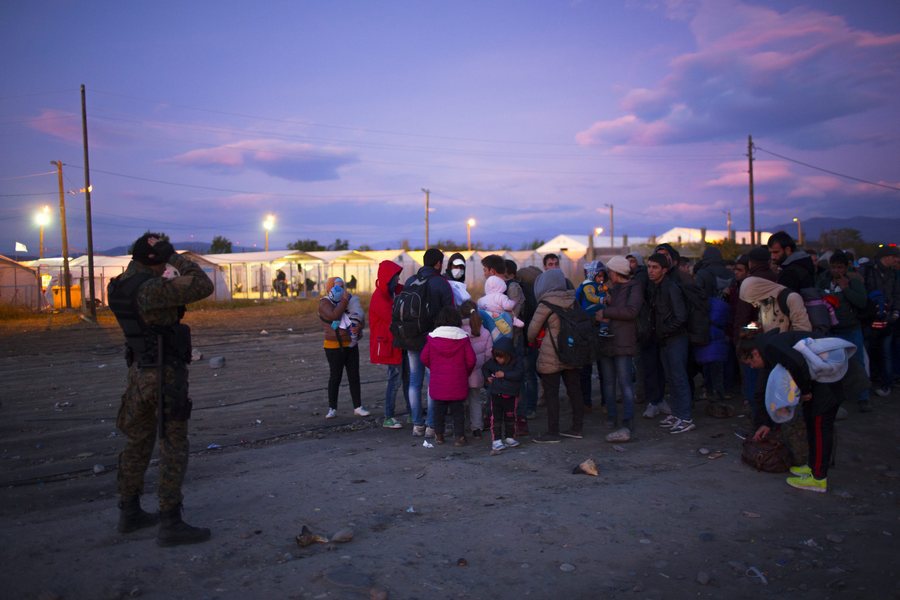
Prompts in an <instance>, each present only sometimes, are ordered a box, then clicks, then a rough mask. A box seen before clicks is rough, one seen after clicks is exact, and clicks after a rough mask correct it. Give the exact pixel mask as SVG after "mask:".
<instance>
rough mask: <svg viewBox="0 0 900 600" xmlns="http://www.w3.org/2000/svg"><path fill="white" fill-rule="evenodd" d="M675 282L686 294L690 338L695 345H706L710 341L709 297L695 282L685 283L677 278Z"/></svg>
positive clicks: (684, 294) (687, 326) (687, 325)
mask: <svg viewBox="0 0 900 600" xmlns="http://www.w3.org/2000/svg"><path fill="white" fill-rule="evenodd" d="M675 282H676V283H677V284H678V287H679V288H680V289H681V293H682V295H683V296H684V303H685V305H686V306H687V310H688V319H687V324H686V325H685V327H686V328H687V333H688V339H689V340H690V342H691V344H693V345H695V346H705V345H706V344H708V343H709V328H710V325H711V322H710V319H709V299H708V298H707V297H706V292H704V291H703V290H702V289H701V288H700V286H699V285H697V284H695V283H683V282H681V281H680V280H678V279H677V278H676V279H675Z"/></svg>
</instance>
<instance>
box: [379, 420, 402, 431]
mask: <svg viewBox="0 0 900 600" xmlns="http://www.w3.org/2000/svg"><path fill="white" fill-rule="evenodd" d="M381 426H382V427H384V428H385V429H403V424H402V423H401V422H400V421H398V420H397V419H394V418H392V417H389V418H387V419H385V420H384V423H382V424H381Z"/></svg>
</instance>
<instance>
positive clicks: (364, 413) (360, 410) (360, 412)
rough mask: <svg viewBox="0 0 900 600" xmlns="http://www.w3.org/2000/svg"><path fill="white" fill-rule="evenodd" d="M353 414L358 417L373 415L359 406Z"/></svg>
mask: <svg viewBox="0 0 900 600" xmlns="http://www.w3.org/2000/svg"><path fill="white" fill-rule="evenodd" d="M353 414H354V415H356V416H357V417H368V416H369V415H371V414H372V413H370V412H369V411H367V410H366V409H365V408H363V407H362V406H357V407H356V408H354V409H353Z"/></svg>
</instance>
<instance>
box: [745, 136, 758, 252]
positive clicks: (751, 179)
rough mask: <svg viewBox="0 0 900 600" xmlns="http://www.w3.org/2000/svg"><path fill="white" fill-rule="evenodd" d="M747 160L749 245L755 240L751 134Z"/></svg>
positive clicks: (748, 139) (748, 138)
mask: <svg viewBox="0 0 900 600" xmlns="http://www.w3.org/2000/svg"><path fill="white" fill-rule="evenodd" d="M747 160H748V161H749V164H750V170H749V173H750V245H751V246H755V245H756V244H757V242H756V213H755V212H754V210H755V209H754V208H753V136H752V135H748V136H747Z"/></svg>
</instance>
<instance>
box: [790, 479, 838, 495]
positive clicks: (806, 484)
mask: <svg viewBox="0 0 900 600" xmlns="http://www.w3.org/2000/svg"><path fill="white" fill-rule="evenodd" d="M786 481H787V484H788V485H789V486H791V487H792V488H797V489H798V490H806V491H808V492H816V493H817V494H824V493H825V492H827V491H828V479H827V478H826V479H816V478H815V477H813V476H812V475H810V476H809V477H788V478H787V480H786Z"/></svg>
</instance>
